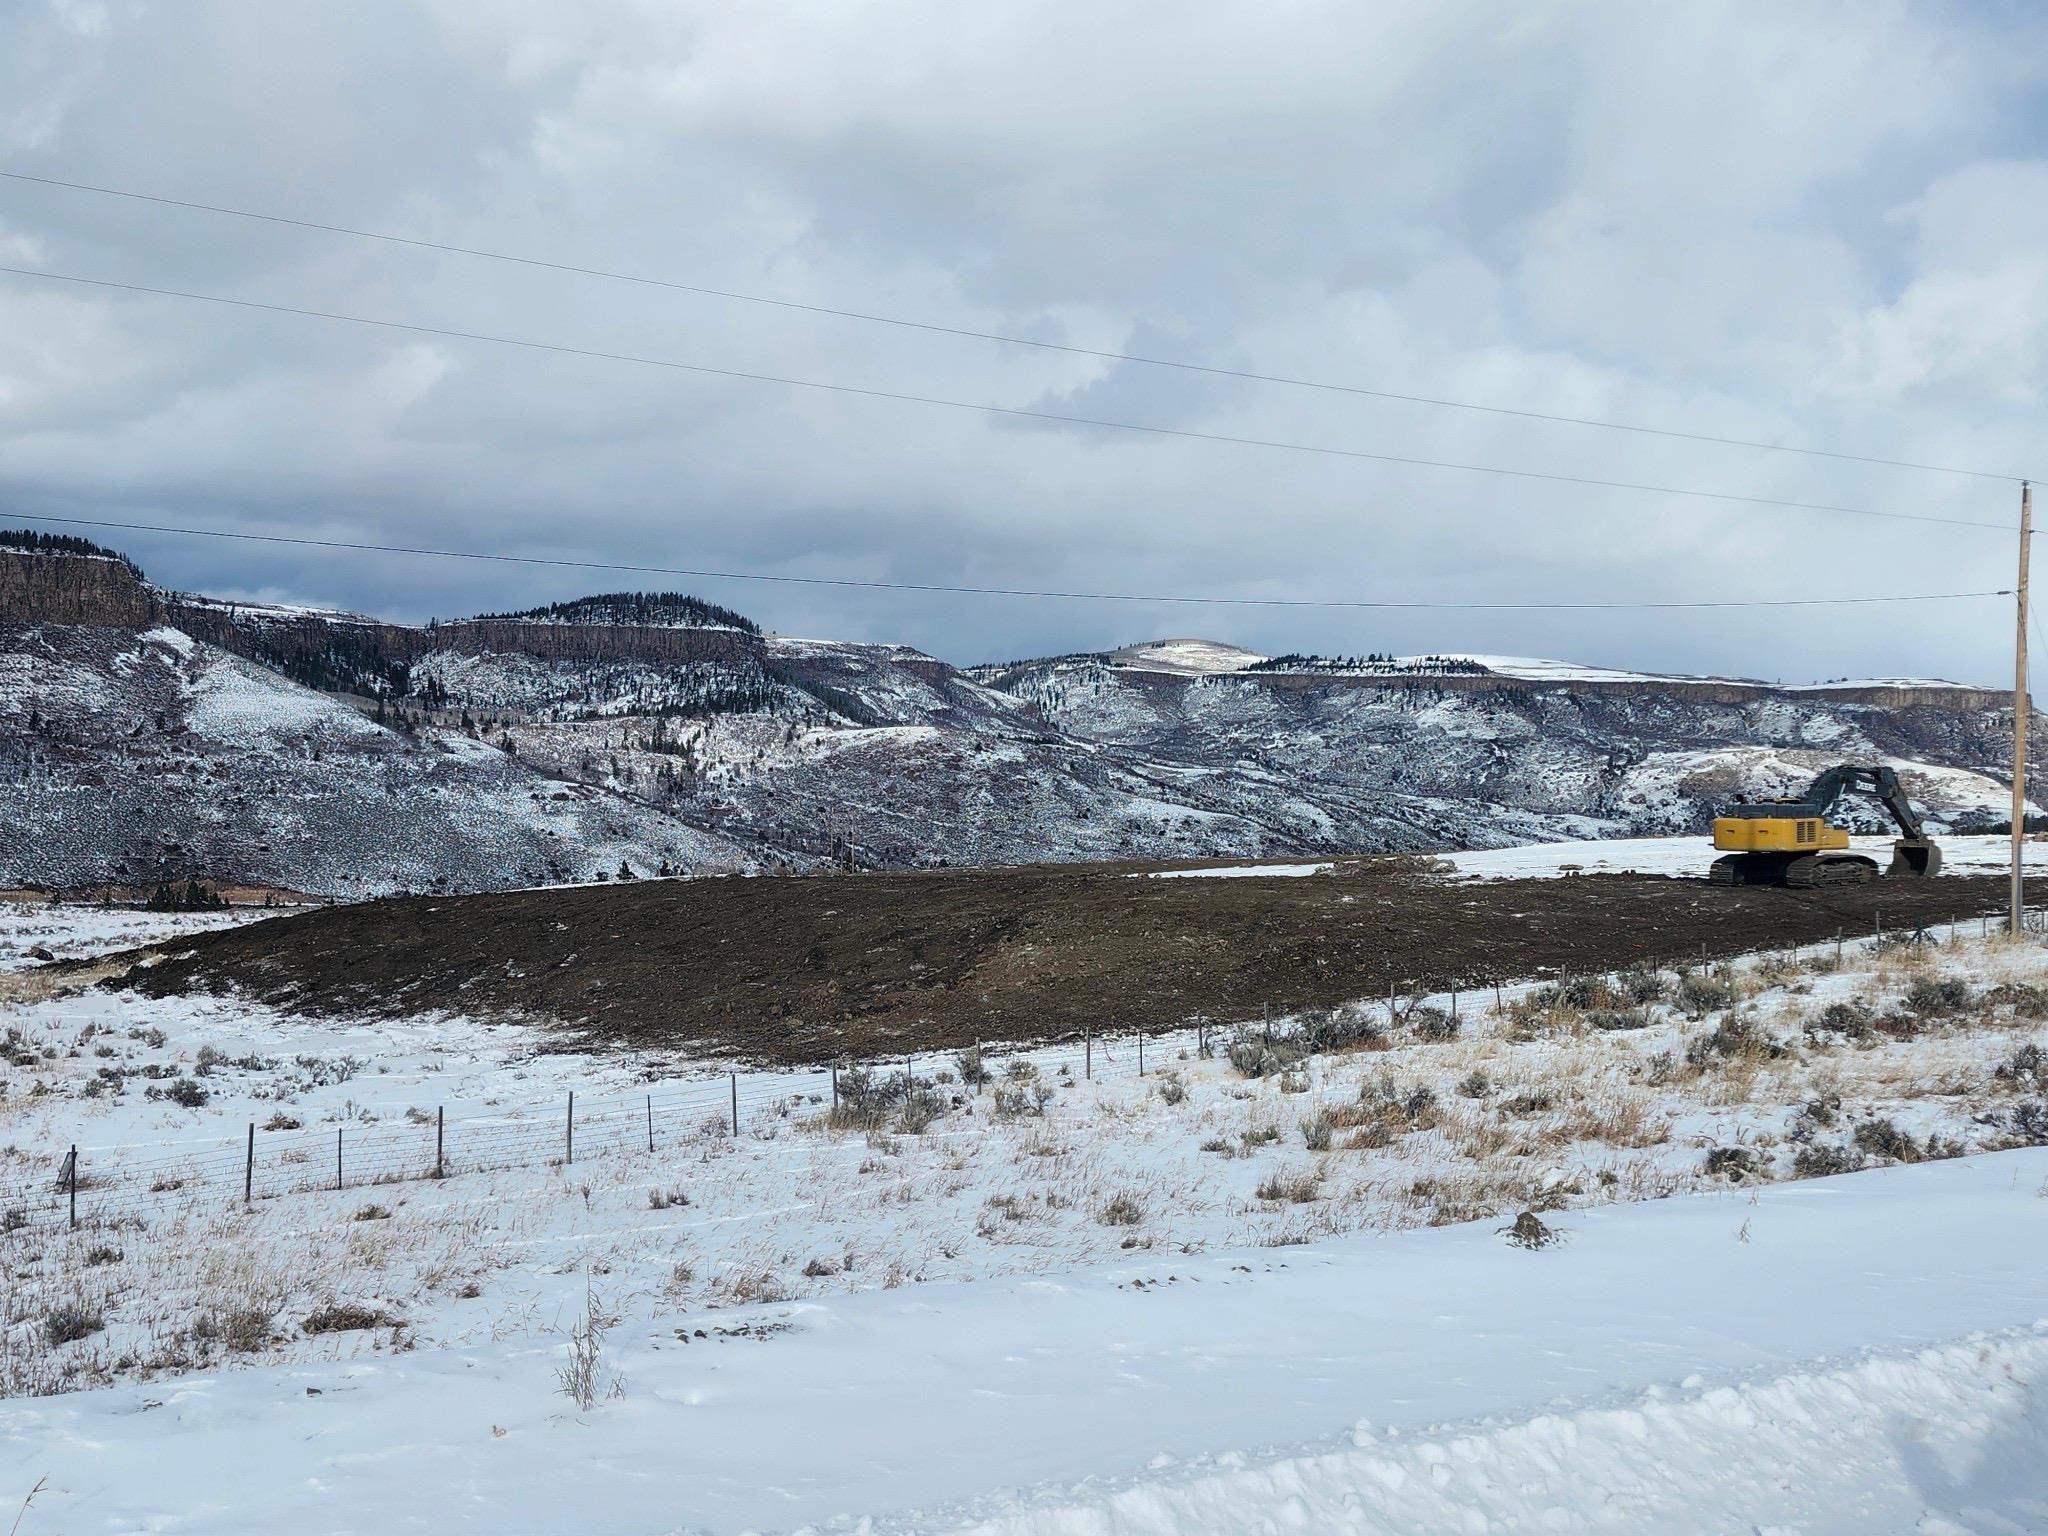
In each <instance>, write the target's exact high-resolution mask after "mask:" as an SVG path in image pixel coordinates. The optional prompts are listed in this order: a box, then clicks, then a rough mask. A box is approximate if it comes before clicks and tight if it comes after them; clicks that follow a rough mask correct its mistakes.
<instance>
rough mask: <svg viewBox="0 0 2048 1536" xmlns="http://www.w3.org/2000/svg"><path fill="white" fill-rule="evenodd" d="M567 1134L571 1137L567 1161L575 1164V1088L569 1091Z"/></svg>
mask: <svg viewBox="0 0 2048 1536" xmlns="http://www.w3.org/2000/svg"><path fill="white" fill-rule="evenodd" d="M567 1133H568V1137H569V1152H568V1156H567V1158H566V1159H565V1161H567V1162H571V1163H573V1162H575V1161H576V1090H575V1089H574V1088H571V1089H570V1090H569V1123H568V1127H567Z"/></svg>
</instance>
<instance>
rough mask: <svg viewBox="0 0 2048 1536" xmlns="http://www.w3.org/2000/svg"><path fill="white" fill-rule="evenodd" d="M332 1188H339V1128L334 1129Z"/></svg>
mask: <svg viewBox="0 0 2048 1536" xmlns="http://www.w3.org/2000/svg"><path fill="white" fill-rule="evenodd" d="M334 1187H335V1188H336V1189H339V1188H341V1127H340V1126H338V1125H337V1126H336V1127H335V1128H334Z"/></svg>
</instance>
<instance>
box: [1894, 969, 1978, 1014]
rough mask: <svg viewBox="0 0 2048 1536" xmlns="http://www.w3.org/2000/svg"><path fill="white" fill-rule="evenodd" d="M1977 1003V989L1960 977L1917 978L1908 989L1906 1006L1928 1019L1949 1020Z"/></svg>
mask: <svg viewBox="0 0 2048 1536" xmlns="http://www.w3.org/2000/svg"><path fill="white" fill-rule="evenodd" d="M1976 1001H1977V991H1976V988H1974V987H1972V986H1971V985H1970V984H1969V983H1968V982H1967V981H1965V980H1963V979H1962V977H1960V976H1915V977H1914V978H1913V980H1912V983H1911V985H1909V986H1908V987H1907V988H1906V1006H1907V1007H1908V1008H1910V1009H1912V1010H1913V1012H1915V1013H1918V1014H1924V1015H1925V1016H1927V1017H1928V1018H1936V1019H1941V1018H1948V1017H1950V1016H1952V1015H1954V1014H1958V1013H1961V1012H1962V1011H1963V1010H1964V1009H1966V1008H1969V1007H1970V1006H1972V1005H1973V1004H1974V1003H1975V1002H1976Z"/></svg>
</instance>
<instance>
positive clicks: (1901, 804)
mask: <svg viewBox="0 0 2048 1536" xmlns="http://www.w3.org/2000/svg"><path fill="white" fill-rule="evenodd" d="M1851 789H1868V790H1869V791H1870V792H1871V793H1872V794H1873V795H1875V796H1876V797H1877V800H1878V803H1879V804H1880V805H1882V806H1883V807H1884V808H1885V810H1887V811H1888V812H1890V813H1891V818H1892V820H1893V821H1895V822H1897V823H1898V824H1899V832H1900V834H1901V835H1902V836H1904V837H1906V838H1909V839H1911V840H1912V841H1913V842H1916V843H1924V842H1926V841H1927V829H1926V828H1925V827H1923V826H1922V825H1921V824H1920V816H1919V813H1918V812H1916V811H1915V810H1914V809H1913V802H1912V801H1910V800H1908V799H1907V798H1906V791H1905V790H1904V789H1903V788H1902V787H1901V786H1900V784H1899V776H1898V774H1897V773H1896V772H1894V771H1893V770H1892V769H1890V768H1886V767H1882V766H1879V767H1866V766H1865V765H1864V764H1862V763H1843V764H1841V765H1840V766H1838V767H1834V768H1830V769H1828V770H1827V771H1826V772H1825V773H1823V774H1821V775H1820V777H1818V778H1816V779H1815V780H1814V781H1813V782H1812V783H1811V784H1809V785H1807V787H1806V794H1805V796H1804V797H1803V798H1802V800H1801V804H1804V805H1810V806H1813V807H1814V814H1815V815H1817V816H1823V817H1824V816H1826V815H1827V813H1828V812H1829V811H1831V810H1833V809H1834V808H1835V802H1836V801H1837V800H1839V799H1841V798H1842V796H1843V795H1844V794H1845V793H1847V792H1848V791H1849V790H1851Z"/></svg>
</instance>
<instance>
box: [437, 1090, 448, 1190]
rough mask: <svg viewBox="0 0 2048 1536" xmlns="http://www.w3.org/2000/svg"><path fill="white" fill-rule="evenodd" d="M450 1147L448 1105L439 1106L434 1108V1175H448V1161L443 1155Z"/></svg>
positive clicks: (438, 1177) (439, 1177) (439, 1176)
mask: <svg viewBox="0 0 2048 1536" xmlns="http://www.w3.org/2000/svg"><path fill="white" fill-rule="evenodd" d="M447 1147H448V1107H447V1106H446V1105H445V1104H444V1105H440V1106H437V1107H436V1108H435V1110H434V1177H435V1178H437V1179H445V1178H446V1177H448V1163H447V1160H446V1158H445V1157H444V1156H443V1155H442V1154H443V1153H444V1152H446V1150H447Z"/></svg>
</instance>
